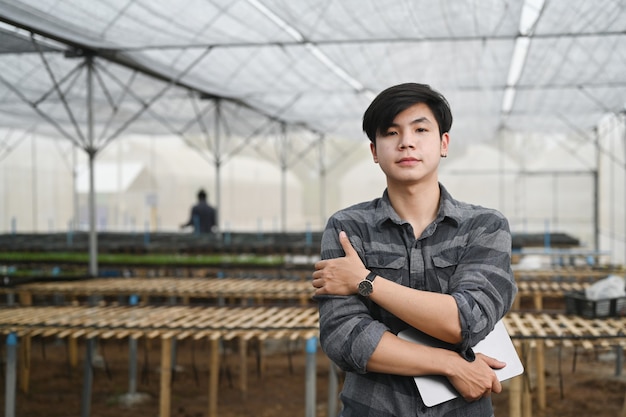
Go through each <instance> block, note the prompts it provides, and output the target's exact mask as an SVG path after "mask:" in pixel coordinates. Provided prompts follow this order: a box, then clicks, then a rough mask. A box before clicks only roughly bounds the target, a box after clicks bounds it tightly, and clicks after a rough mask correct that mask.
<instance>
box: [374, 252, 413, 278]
mask: <svg viewBox="0 0 626 417" xmlns="http://www.w3.org/2000/svg"><path fill="white" fill-rule="evenodd" d="M365 267H366V268H367V269H369V270H370V271H372V272H375V273H376V274H378V275H380V276H382V277H385V278H387V279H390V280H393V281H396V282H401V279H402V275H403V273H404V271H405V270H406V256H399V255H398V254H397V253H386V252H378V253H369V254H367V255H366V256H365Z"/></svg>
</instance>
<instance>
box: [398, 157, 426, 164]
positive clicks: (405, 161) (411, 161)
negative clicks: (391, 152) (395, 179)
mask: <svg viewBox="0 0 626 417" xmlns="http://www.w3.org/2000/svg"><path fill="white" fill-rule="evenodd" d="M418 162H420V160H419V159H417V158H412V157H406V158H401V159H398V160H397V161H396V164H398V165H415V164H417V163H418Z"/></svg>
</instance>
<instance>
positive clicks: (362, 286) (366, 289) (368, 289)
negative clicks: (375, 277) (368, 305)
mask: <svg viewBox="0 0 626 417" xmlns="http://www.w3.org/2000/svg"><path fill="white" fill-rule="evenodd" d="M372 291H374V285H373V284H372V283H371V282H370V281H368V280H366V279H364V280H363V281H361V282H359V294H361V295H362V296H363V297H367V296H369V295H370V294H371V293H372Z"/></svg>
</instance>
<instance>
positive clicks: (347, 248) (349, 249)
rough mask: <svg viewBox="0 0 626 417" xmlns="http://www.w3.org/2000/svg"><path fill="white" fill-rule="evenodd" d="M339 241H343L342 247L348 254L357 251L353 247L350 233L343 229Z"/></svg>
mask: <svg viewBox="0 0 626 417" xmlns="http://www.w3.org/2000/svg"><path fill="white" fill-rule="evenodd" d="M339 243H341V247H342V248H343V251H344V252H345V253H346V256H349V255H352V254H355V253H356V251H355V250H354V248H353V247H352V243H350V239H349V238H348V234H347V233H346V232H344V231H343V230H342V231H341V232H339Z"/></svg>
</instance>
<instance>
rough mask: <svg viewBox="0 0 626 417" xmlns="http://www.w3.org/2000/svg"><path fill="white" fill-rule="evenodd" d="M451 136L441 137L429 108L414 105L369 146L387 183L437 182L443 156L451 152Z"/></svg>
mask: <svg viewBox="0 0 626 417" xmlns="http://www.w3.org/2000/svg"><path fill="white" fill-rule="evenodd" d="M449 141H450V137H449V135H448V133H447V132H446V133H444V134H443V135H442V136H439V126H438V124H437V120H436V119H435V116H434V115H433V113H432V111H431V110H430V108H429V107H428V106H427V105H426V104H424V103H418V104H414V105H413V106H411V107H409V108H407V109H406V110H404V111H403V112H401V113H398V115H397V116H396V117H395V118H394V119H393V123H392V124H391V126H390V127H389V128H388V129H387V130H386V131H384V132H378V133H377V135H376V145H374V144H373V143H372V144H370V149H371V151H372V156H373V157H374V162H376V163H378V164H380V168H381V169H382V170H383V172H384V173H385V175H386V176H387V184H388V185H394V184H398V185H399V184H405V185H410V184H414V183H421V182H428V181H435V182H436V181H438V177H437V168H438V166H439V160H440V158H441V155H442V154H444V155H446V154H447V153H448V143H449Z"/></svg>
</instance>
